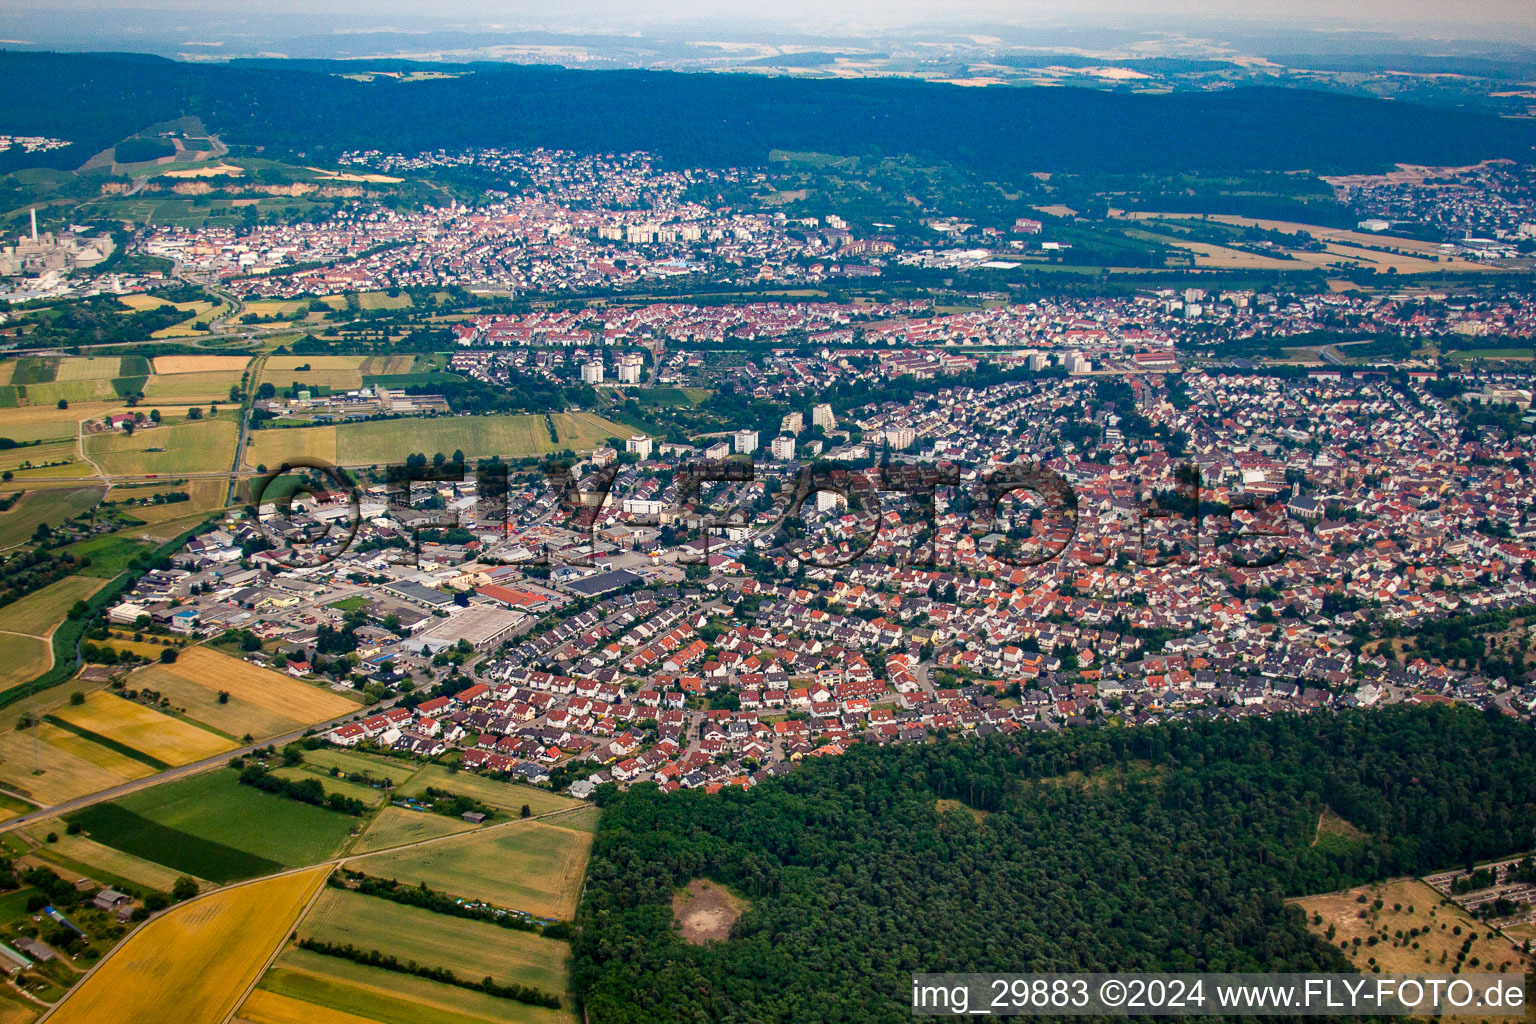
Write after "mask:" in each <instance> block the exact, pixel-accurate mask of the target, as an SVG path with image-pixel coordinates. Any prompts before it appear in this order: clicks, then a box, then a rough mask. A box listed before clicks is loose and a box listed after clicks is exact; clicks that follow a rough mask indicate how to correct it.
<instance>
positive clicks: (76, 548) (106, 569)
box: [62, 531, 150, 580]
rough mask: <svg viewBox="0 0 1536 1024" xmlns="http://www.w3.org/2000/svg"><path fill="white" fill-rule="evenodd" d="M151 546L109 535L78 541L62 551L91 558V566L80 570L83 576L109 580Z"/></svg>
mask: <svg viewBox="0 0 1536 1024" xmlns="http://www.w3.org/2000/svg"><path fill="white" fill-rule="evenodd" d="M149 549H150V545H148V544H145V543H143V542H142V541H136V540H131V539H129V538H128V537H125V536H123V533H122V532H121V531H120V532H118V533H107V534H102V535H100V536H97V537H92V538H90V539H89V540H82V541H77V542H76V543H74V544H70V545H68V546H67V547H65V548H63V549H62V550H63V551H64V552H66V553H67V554H71V555H74V556H75V557H76V558H89V559H90V560H91V564H90V565H88V566H85V567H83V568H82V569H81V570H80V575H81V576H96V577H99V578H100V579H104V580H109V579H111V578H112V577H114V576H116V575H117V574H118V573H120V572H122V571H123V570H124V569H127V568H128V563H129V562H131V561H132V560H133V557H134V556H135V555H137V554H139V553H140V552H143V551H148V550H149Z"/></svg>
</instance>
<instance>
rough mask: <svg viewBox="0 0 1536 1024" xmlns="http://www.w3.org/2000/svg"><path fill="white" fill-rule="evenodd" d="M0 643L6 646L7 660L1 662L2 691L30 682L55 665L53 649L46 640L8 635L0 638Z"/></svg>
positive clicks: (0, 681) (0, 678)
mask: <svg viewBox="0 0 1536 1024" xmlns="http://www.w3.org/2000/svg"><path fill="white" fill-rule="evenodd" d="M0 643H3V644H4V645H5V658H4V659H3V661H0V690H3V689H8V688H9V687H12V686H17V685H19V684H21V683H25V682H30V681H31V680H33V679H36V678H37V677H38V676H40V675H42V674H43V673H44V672H46V671H48V669H49V668H50V667H52V665H53V648H52V646H51V645H50V644H49V643H48V641H46V640H41V639H38V638H37V637H34V636H18V635H16V634H6V635H5V636H3V637H0Z"/></svg>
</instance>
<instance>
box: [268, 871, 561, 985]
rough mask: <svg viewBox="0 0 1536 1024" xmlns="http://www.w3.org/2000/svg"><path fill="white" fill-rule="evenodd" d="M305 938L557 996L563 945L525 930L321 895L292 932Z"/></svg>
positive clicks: (334, 893) (337, 893)
mask: <svg viewBox="0 0 1536 1024" xmlns="http://www.w3.org/2000/svg"><path fill="white" fill-rule="evenodd" d="M298 932H299V935H300V936H301V937H302V938H306V939H316V940H319V941H321V942H329V943H333V944H338V945H341V944H346V943H351V944H352V945H354V946H357V947H358V948H360V949H377V950H379V951H380V952H383V953H392V954H394V955H395V956H397V957H399V958H400V959H401V960H415V961H416V962H417V963H422V964H428V965H430V966H434V967H446V968H448V969H449V970H451V971H453V972H454V973H455V974H458V975H459V976H460V977H467V978H476V979H478V978H482V977H485V976H487V975H489V976H490V977H492V978H495V979H496V980H497V981H498V982H501V983H503V984H506V983H512V984H518V985H532V986H533V987H535V988H539V989H543V990H544V991H545V992H550V993H554V994H556V995H558V994H561V993H563V992H565V989H566V971H565V962H566V960H567V959H568V958H569V957H570V947H569V946H567V945H566V944H565V943H564V942H557V941H555V940H553V939H546V938H544V937H543V936H541V935H536V934H534V933H533V932H523V931H514V930H511V929H506V928H499V927H497V926H496V925H494V924H489V923H487V922H485V921H468V920H465V919H464V918H459V917H449V916H447V915H446V914H435V913H433V912H432V911H430V910H422V909H420V908H417V907H408V906H403V905H401V904H399V903H392V902H390V901H389V900H384V899H379V898H378V897H375V896H363V895H359V894H358V893H355V892H348V891H346V890H341V889H327V890H326V891H325V892H324V893H322V894H321V896H320V898H319V899H318V900H316V901H315V905H314V908H313V909H312V910H311V911H310V912H309V914H308V915H307V916H306V917H305V918H304V920H303V922H302V923H301V924H300V926H299V929H298Z"/></svg>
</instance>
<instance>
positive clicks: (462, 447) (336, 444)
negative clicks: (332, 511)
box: [246, 413, 633, 467]
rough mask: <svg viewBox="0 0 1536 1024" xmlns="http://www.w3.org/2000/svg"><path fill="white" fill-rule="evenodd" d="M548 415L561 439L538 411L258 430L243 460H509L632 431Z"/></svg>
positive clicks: (581, 416) (589, 418)
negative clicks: (416, 456) (459, 456)
mask: <svg viewBox="0 0 1536 1024" xmlns="http://www.w3.org/2000/svg"><path fill="white" fill-rule="evenodd" d="M552 418H553V419H554V422H555V429H556V431H557V432H558V433H559V435H560V441H559V443H555V442H554V441H552V440H551V439H550V436H549V431H548V429H547V428H546V427H545V425H544V417H543V416H541V415H524V416H436V417H425V418H422V417H416V418H409V419H404V418H403V419H393V420H374V421H372V422H368V423H347V424H342V425H341V426H325V427H295V428H292V429H287V430H270V429H269V430H257V431H253V432H252V433H251V436H250V443H249V444H248V445H247V451H246V462H247V463H248V464H249V465H253V466H254V465H266V466H269V467H275V466H278V465H280V464H281V463H282V462H283V460H285V459H292V458H296V457H301V456H302V457H308V458H320V459H325V460H327V461H329V462H334V463H337V464H339V465H344V466H375V465H386V464H389V463H394V462H404V461H405V459H406V456H408V455H410V454H412V453H413V452H421V453H423V454H425V455H427V456H429V457H430V456H431V455H433V454H435V453H437V452H442V453H443V454H444V455H452V454H453V453H454V452H455V451H463V452H464V454H465V455H466V456H468V457H469V458H480V457H489V456H492V455H500V456H501V457H502V458H504V459H512V458H522V457H526V456H530V455H542V454H544V453H546V452H553V451H560V450H562V449H566V448H572V449H577V448H594V447H596V446H598V445H600V444H602V442H603V440H604V438H607V437H611V436H612V437H628V436H629V435H630V434H631V433H633V431H631V430H630V429H629V428H628V427H625V426H621V425H620V424H618V423H613V422H610V421H608V420H605V419H602V418H600V417H598V416H594V415H592V414H591V413H556V414H554V416H553V417H552Z"/></svg>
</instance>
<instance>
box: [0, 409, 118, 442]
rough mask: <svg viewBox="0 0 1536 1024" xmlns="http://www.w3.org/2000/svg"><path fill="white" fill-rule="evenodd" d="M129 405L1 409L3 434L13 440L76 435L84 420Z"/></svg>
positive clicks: (39, 439)
mask: <svg viewBox="0 0 1536 1024" xmlns="http://www.w3.org/2000/svg"><path fill="white" fill-rule="evenodd" d="M125 408H126V407H125V406H124V405H123V404H122V403H121V402H118V401H111V402H78V403H71V404H70V406H69V408H68V409H60V408H59V407H58V403H54V404H53V405H23V406H14V407H12V408H9V409H0V437H8V438H10V439H11V440H13V441H48V440H57V439H58V438H61V437H69V438H72V437H74V436H75V435H76V434H77V433H78V432H79V429H80V421H81V420H99V419H101V418H102V417H103V416H106V415H109V414H110V413H114V412H121V411H123V410H124V409H125Z"/></svg>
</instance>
